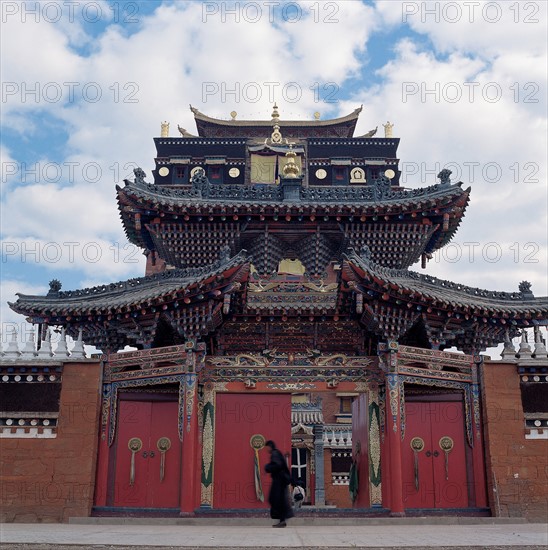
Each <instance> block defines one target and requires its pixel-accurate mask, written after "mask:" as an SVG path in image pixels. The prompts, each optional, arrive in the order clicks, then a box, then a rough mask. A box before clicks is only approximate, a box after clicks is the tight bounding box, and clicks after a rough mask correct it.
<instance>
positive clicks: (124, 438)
mask: <svg viewBox="0 0 548 550" xmlns="http://www.w3.org/2000/svg"><path fill="white" fill-rule="evenodd" d="M151 410H152V403H148V402H140V401H122V400H121V401H120V402H119V403H118V430H117V432H118V433H117V437H116V467H115V476H114V502H113V505H114V506H125V507H130V508H140V507H144V506H146V501H147V478H148V460H147V459H146V458H144V457H143V453H144V452H145V451H146V450H147V449H148V442H149V429H150V415H151ZM135 438H138V439H139V440H140V442H141V448H140V449H139V450H138V451H137V452H135V453H132V452H131V451H130V450H129V448H128V442H129V441H130V440H131V439H135ZM132 454H133V455H134V457H133V470H134V479H133V483H132V482H131V480H130V475H131V457H132Z"/></svg>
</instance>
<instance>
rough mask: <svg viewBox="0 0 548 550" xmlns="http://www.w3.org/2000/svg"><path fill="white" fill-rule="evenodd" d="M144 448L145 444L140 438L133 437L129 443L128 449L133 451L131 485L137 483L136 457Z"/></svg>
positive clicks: (130, 474) (130, 470)
mask: <svg viewBox="0 0 548 550" xmlns="http://www.w3.org/2000/svg"><path fill="white" fill-rule="evenodd" d="M142 446H143V442H142V441H141V440H140V439H139V438H138V437H132V438H131V439H130V440H129V441H128V442H127V447H128V449H129V450H130V451H131V466H130V468H129V484H130V485H133V484H134V483H135V455H136V453H138V452H139V451H140V450H141V448H142Z"/></svg>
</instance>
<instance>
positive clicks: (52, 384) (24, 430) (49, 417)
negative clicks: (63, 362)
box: [0, 366, 62, 438]
mask: <svg viewBox="0 0 548 550" xmlns="http://www.w3.org/2000/svg"><path fill="white" fill-rule="evenodd" d="M1 371H2V373H1V378H0V380H1V382H0V437H2V438H52V437H56V435H57V418H58V416H59V401H60V395H61V373H62V367H51V368H50V367H45V368H36V367H26V366H21V367H2V369H1Z"/></svg>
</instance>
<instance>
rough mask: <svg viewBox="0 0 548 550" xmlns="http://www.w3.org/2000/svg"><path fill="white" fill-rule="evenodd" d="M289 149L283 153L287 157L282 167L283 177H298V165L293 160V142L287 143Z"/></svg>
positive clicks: (294, 155)
mask: <svg viewBox="0 0 548 550" xmlns="http://www.w3.org/2000/svg"><path fill="white" fill-rule="evenodd" d="M288 145H289V151H288V152H287V153H286V154H285V158H286V159H287V161H286V163H285V166H284V167H283V170H282V171H283V174H284V178H298V177H299V172H300V170H299V167H298V166H297V163H296V162H295V158H296V157H297V154H296V153H295V151H293V143H288Z"/></svg>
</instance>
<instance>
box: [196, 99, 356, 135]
mask: <svg viewBox="0 0 548 550" xmlns="http://www.w3.org/2000/svg"><path fill="white" fill-rule="evenodd" d="M190 110H191V111H192V112H193V113H194V119H195V121H196V127H197V128H198V135H199V136H200V137H242V136H245V137H259V136H262V135H265V136H266V135H270V131H271V128H272V124H273V123H272V121H270V120H235V119H234V118H233V119H232V120H222V119H219V118H213V117H209V116H207V115H204V114H203V113H201V112H200V111H199V110H198V109H196V108H195V107H192V105H191V106H190ZM361 112H362V107H358V108H357V109H355V110H354V111H353V112H352V113H350V114H348V115H346V116H343V117H339V118H333V119H327V120H283V119H280V118H276V122H277V124H278V125H279V126H280V128H281V130H282V133H283V135H284V137H288V138H303V139H304V138H309V137H349V138H351V137H353V135H354V130H355V128H356V123H357V122H358V117H359V116H360V113H361Z"/></svg>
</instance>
